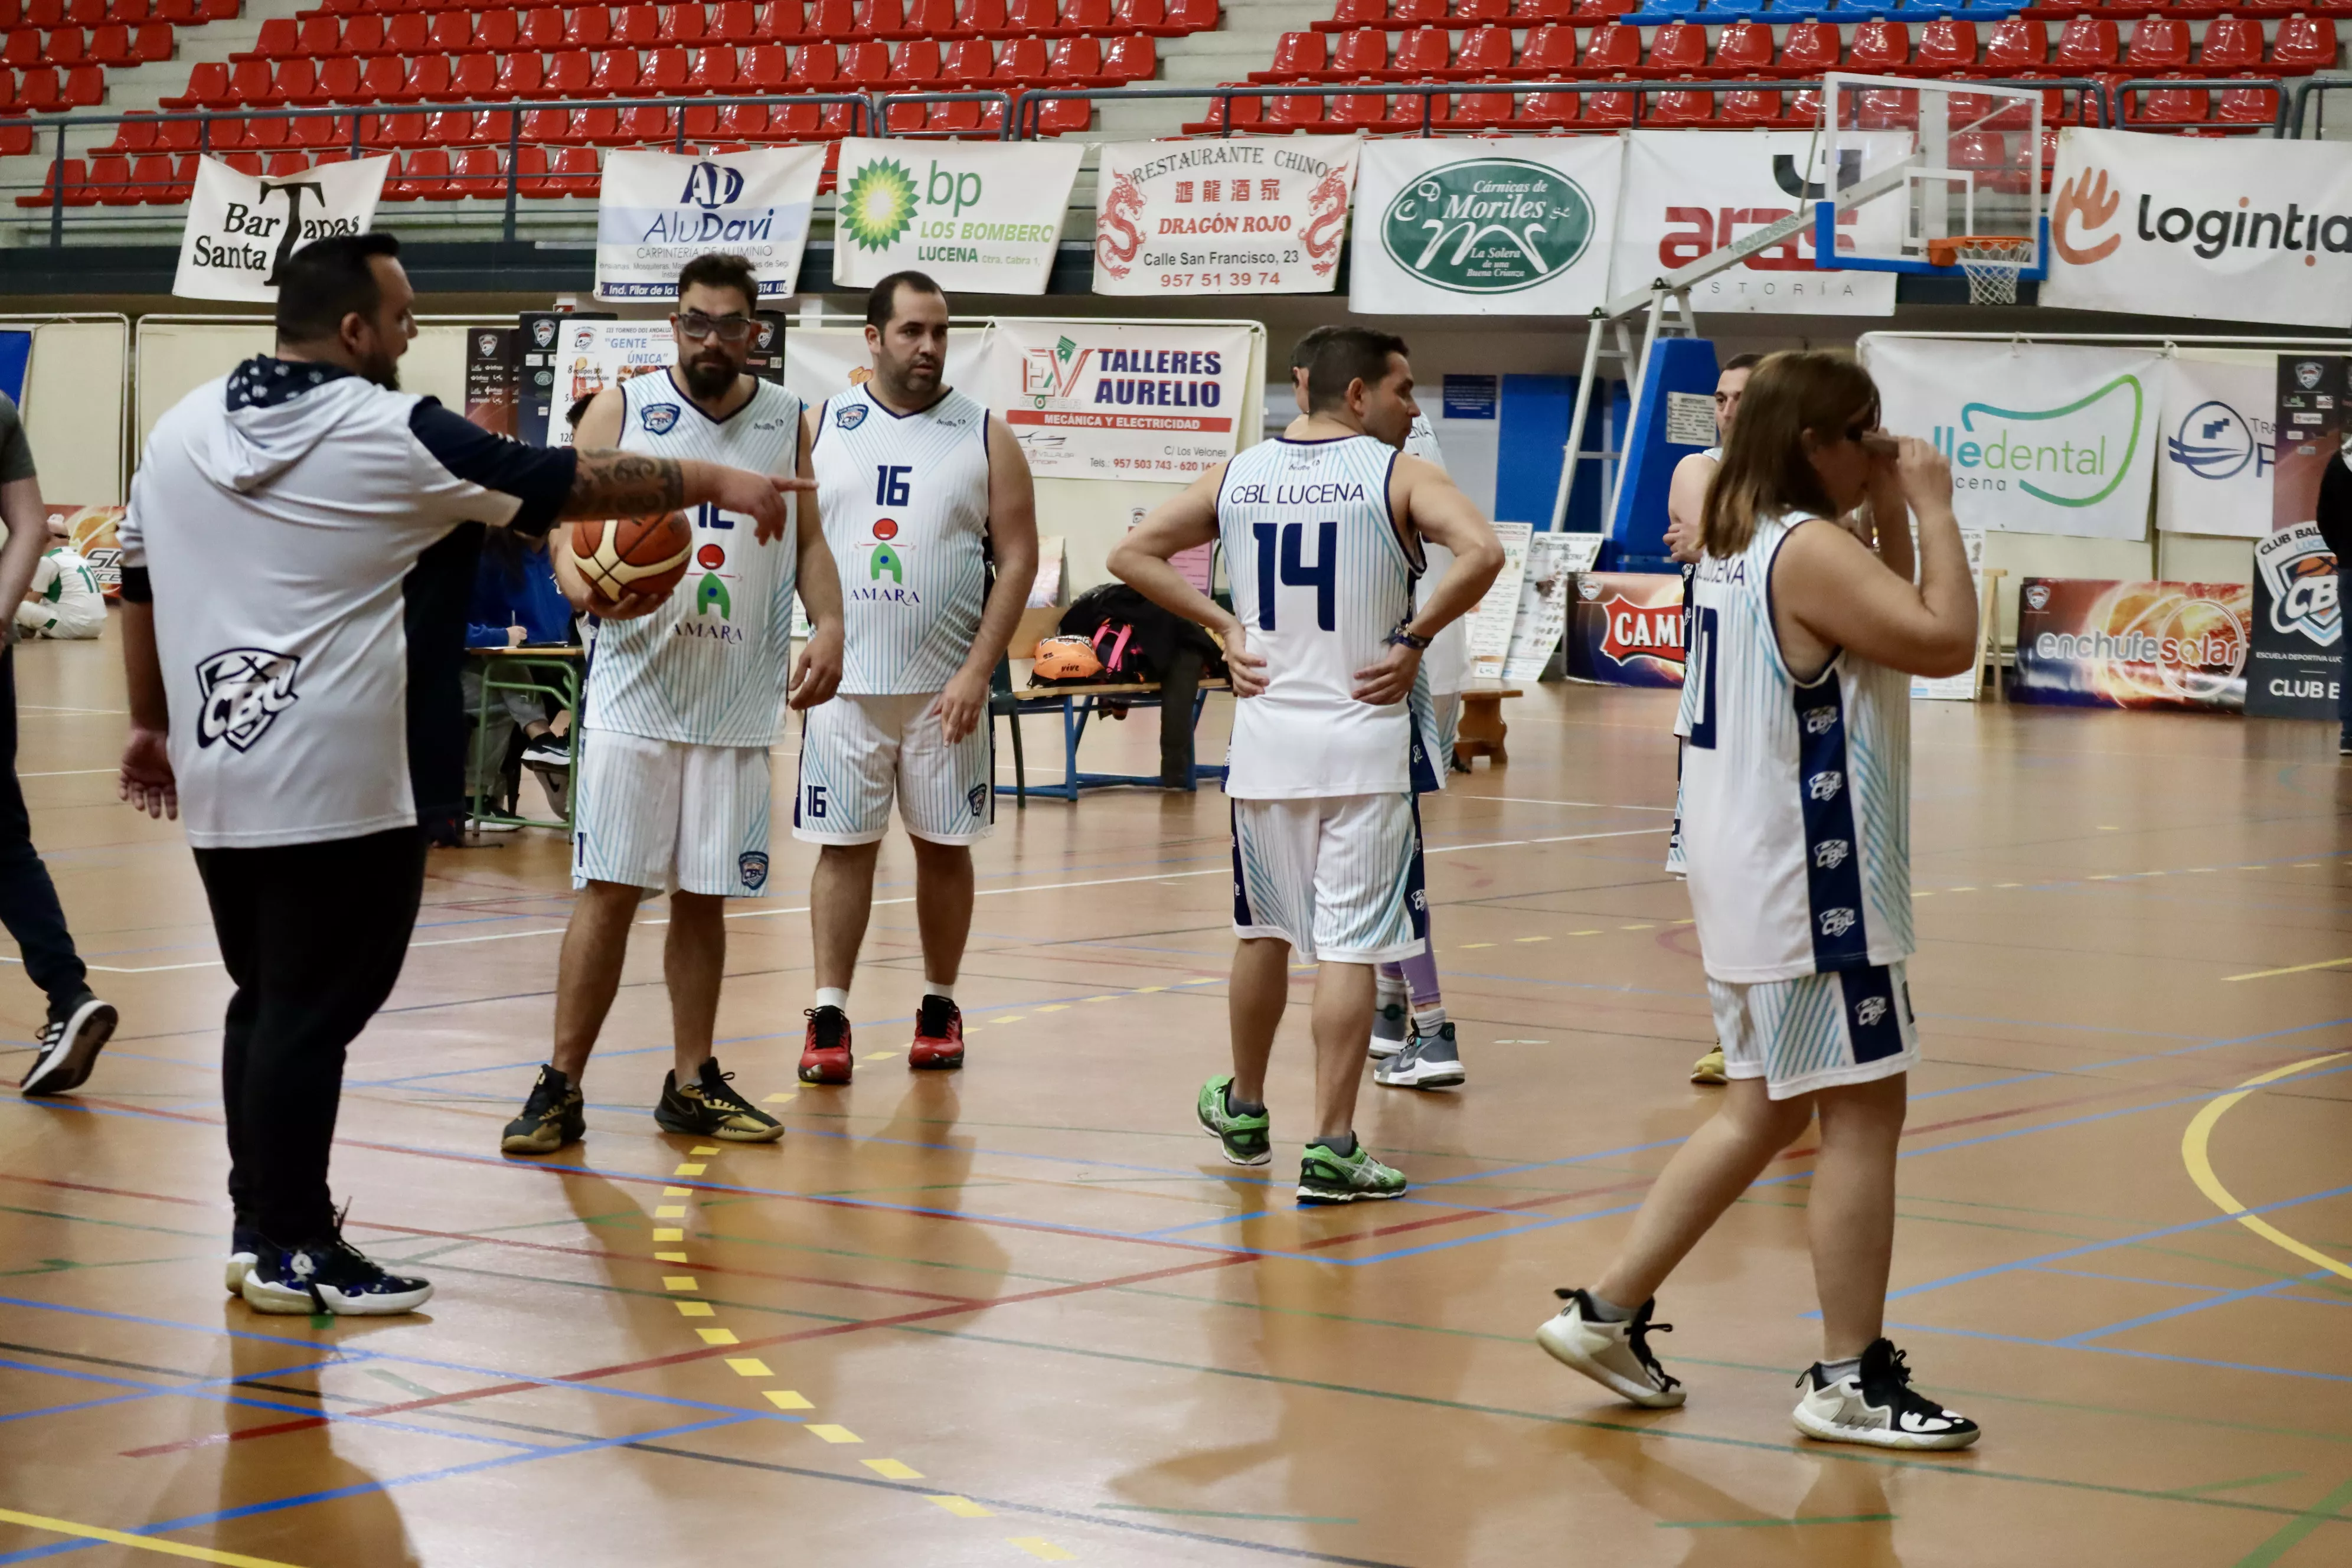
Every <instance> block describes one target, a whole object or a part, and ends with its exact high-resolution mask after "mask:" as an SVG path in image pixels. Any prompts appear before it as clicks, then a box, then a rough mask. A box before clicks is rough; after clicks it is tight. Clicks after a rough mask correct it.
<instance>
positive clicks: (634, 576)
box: [572, 511, 694, 600]
mask: <svg viewBox="0 0 2352 1568" xmlns="http://www.w3.org/2000/svg"><path fill="white" fill-rule="evenodd" d="M693 553H694V524H693V523H691V522H689V521H687V516H686V513H684V512H682V511H673V512H670V513H667V515H665V516H659V517H625V518H622V519H620V520H618V521H614V522H583V523H576V524H574V525H573V527H572V557H573V559H575V560H576V561H578V562H579V563H580V574H581V575H582V576H583V577H585V578H587V579H588V585H589V586H590V587H591V588H593V589H594V590H595V591H596V592H597V593H598V594H599V595H602V596H603V597H604V598H606V599H612V600H619V599H623V598H626V597H627V596H629V595H632V594H634V595H637V596H639V597H641V598H653V599H664V598H667V597H668V596H669V592H670V590H671V589H673V588H675V587H677V584H678V583H679V581H680V580H681V579H682V578H684V577H685V575H686V565H687V561H688V557H690V556H691V555H692V554H693Z"/></svg>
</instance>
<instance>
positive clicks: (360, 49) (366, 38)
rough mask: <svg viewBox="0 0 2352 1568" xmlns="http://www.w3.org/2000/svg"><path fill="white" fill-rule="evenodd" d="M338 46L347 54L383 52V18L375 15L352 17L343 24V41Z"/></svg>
mask: <svg viewBox="0 0 2352 1568" xmlns="http://www.w3.org/2000/svg"><path fill="white" fill-rule="evenodd" d="M336 48H337V50H338V52H340V53H342V54H346V55H380V54H382V53H383V17H381V16H373V15H369V16H353V17H352V18H351V19H350V20H349V21H347V22H345V23H344V24H343V38H342V42H341V43H340V44H338V45H337V46H336Z"/></svg>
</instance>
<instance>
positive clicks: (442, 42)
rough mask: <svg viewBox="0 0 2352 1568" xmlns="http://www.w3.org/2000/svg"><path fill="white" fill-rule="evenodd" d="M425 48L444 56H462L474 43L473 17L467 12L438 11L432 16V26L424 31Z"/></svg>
mask: <svg viewBox="0 0 2352 1568" xmlns="http://www.w3.org/2000/svg"><path fill="white" fill-rule="evenodd" d="M425 37H426V38H427V39H428V40H429V42H428V44H427V46H426V47H430V48H435V49H438V50H440V51H441V52H442V53H443V54H445V55H462V54H464V53H465V52H466V51H467V49H468V48H471V47H473V43H474V17H473V13H471V12H469V11H440V12H436V13H435V14H434V16H433V25H432V26H430V27H428V28H426V29H425Z"/></svg>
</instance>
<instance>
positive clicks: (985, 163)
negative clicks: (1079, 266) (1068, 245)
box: [833, 136, 1087, 294]
mask: <svg viewBox="0 0 2352 1568" xmlns="http://www.w3.org/2000/svg"><path fill="white" fill-rule="evenodd" d="M1086 152H1087V144H1086V143H1085V142H1080V141H1054V142H906V141H898V142H878V141H868V140H866V139H865V138H863V137H856V136H853V137H851V138H849V139H848V140H847V141H845V142H842V144H841V166H840V173H839V175H838V178H839V180H840V184H839V187H838V188H839V190H840V193H841V195H840V203H839V205H838V206H837V207H836V209H835V220H834V240H833V280H834V281H835V283H837V284H841V285H843V286H845V287H848V288H855V289H864V288H868V287H871V286H872V285H874V284H876V283H879V282H880V281H882V279H885V278H887V277H888V276H889V275H890V274H891V273H893V272H898V271H901V270H903V269H905V268H910V267H911V268H916V269H917V270H919V271H922V272H927V273H929V274H930V276H931V277H932V278H933V279H937V280H938V282H939V285H940V288H942V289H946V290H947V291H948V292H949V293H950V294H953V293H955V292H956V291H957V290H959V289H962V290H966V291H969V292H971V293H978V294H1043V293H1044V292H1045V278H1046V275H1047V274H1048V273H1050V272H1051V271H1052V270H1053V267H1054V250H1055V247H1056V246H1058V245H1059V244H1060V243H1061V239H1062V213H1063V209H1064V208H1066V206H1068V205H1069V201H1070V184H1071V182H1073V181H1074V180H1076V178H1077V177H1078V161H1079V160H1080V159H1081V158H1083V157H1085V156H1086Z"/></svg>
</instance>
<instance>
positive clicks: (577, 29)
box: [540, 5, 613, 50]
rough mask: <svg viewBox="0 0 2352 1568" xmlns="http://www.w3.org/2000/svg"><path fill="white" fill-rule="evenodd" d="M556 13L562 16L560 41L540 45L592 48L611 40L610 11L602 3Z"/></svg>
mask: <svg viewBox="0 0 2352 1568" xmlns="http://www.w3.org/2000/svg"><path fill="white" fill-rule="evenodd" d="M558 14H559V15H561V16H563V38H562V43H560V44H546V45H541V46H540V47H544V48H566V49H590V50H594V49H601V48H603V47H604V46H605V45H607V44H609V43H611V42H612V41H613V16H612V13H610V12H608V11H606V10H605V9H604V7H603V6H602V5H583V6H582V7H581V8H580V9H578V10H576V11H572V12H569V13H558Z"/></svg>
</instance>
